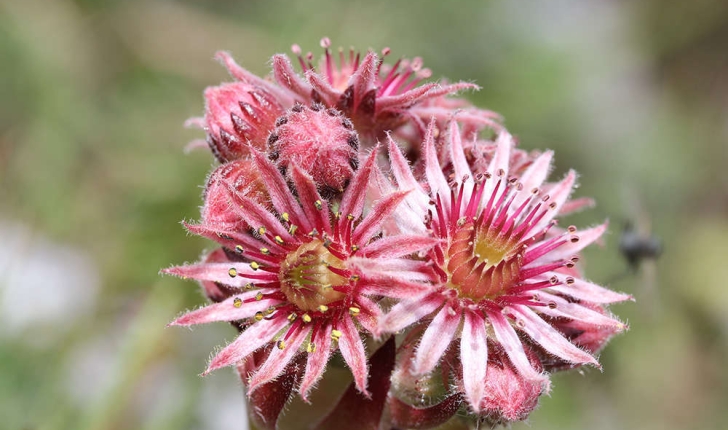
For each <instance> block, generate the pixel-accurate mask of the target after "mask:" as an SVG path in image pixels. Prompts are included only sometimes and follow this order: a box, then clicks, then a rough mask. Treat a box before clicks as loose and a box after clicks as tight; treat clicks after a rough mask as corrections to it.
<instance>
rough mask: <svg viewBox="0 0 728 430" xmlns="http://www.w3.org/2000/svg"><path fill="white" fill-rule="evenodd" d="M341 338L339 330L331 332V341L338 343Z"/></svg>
mask: <svg viewBox="0 0 728 430" xmlns="http://www.w3.org/2000/svg"><path fill="white" fill-rule="evenodd" d="M340 338H341V331H339V330H336V329H334V330H331V339H333V340H336V341H338V340H339V339H340Z"/></svg>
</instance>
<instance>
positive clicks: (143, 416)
mask: <svg viewBox="0 0 728 430" xmlns="http://www.w3.org/2000/svg"><path fill="white" fill-rule="evenodd" d="M322 36H328V37H330V38H331V39H332V41H333V43H334V45H335V46H336V45H339V44H340V45H343V46H345V47H348V46H349V45H354V46H357V47H360V48H363V49H366V48H367V47H370V46H371V47H373V48H375V49H377V50H379V49H381V48H383V47H385V46H389V47H391V48H392V52H393V55H395V56H400V55H402V56H408V57H412V56H417V55H419V56H422V57H423V58H424V60H425V64H426V66H428V67H430V68H431V69H432V70H433V72H434V76H446V77H448V78H450V79H451V80H461V79H464V80H472V81H474V82H476V83H477V84H479V85H481V86H482V87H483V90H482V91H480V92H479V93H476V94H472V95H469V97H470V98H471V99H472V100H473V101H474V102H475V103H476V104H478V105H479V106H482V107H485V108H489V109H493V110H496V111H498V112H501V113H502V114H504V116H505V118H506V125H507V127H508V128H509V129H510V131H511V132H513V133H514V134H516V135H517V136H518V137H519V138H520V142H521V146H522V147H524V148H552V149H555V150H556V154H557V166H558V169H559V170H560V171H565V170H566V169H567V168H569V167H573V168H575V169H577V170H578V171H579V172H580V173H581V184H582V186H581V188H580V190H579V195H581V196H594V197H595V198H596V199H597V201H598V203H599V205H598V206H597V208H596V209H595V210H592V211H587V212H584V213H581V214H578V215H576V216H574V217H573V221H574V223H575V224H579V225H583V224H589V223H592V224H595V223H597V222H599V221H600V220H601V219H603V218H605V217H608V218H610V220H611V221H612V227H611V231H612V232H613V233H612V235H610V236H609V237H608V239H607V243H606V244H605V247H604V249H601V250H596V251H591V252H590V253H588V255H587V257H588V258H587V271H588V273H589V274H590V277H591V279H593V280H595V281H597V282H601V283H610V281H611V285H612V287H613V288H614V289H617V290H624V291H628V292H631V293H633V294H634V295H635V296H636V298H637V303H636V304H625V305H620V306H618V307H616V308H615V309H614V310H615V312H617V313H618V314H619V315H620V316H621V317H622V318H623V319H625V320H627V321H629V322H630V325H631V331H630V332H629V333H628V334H626V335H623V336H620V337H618V338H617V339H615V340H614V341H613V342H612V345H611V346H610V347H609V348H607V350H606V352H605V353H604V354H603V355H602V357H601V361H602V363H603V365H604V373H599V372H598V371H595V370H590V371H587V372H586V374H585V375H583V376H582V375H580V374H579V373H567V374H563V375H557V376H556V377H555V378H554V391H553V395H552V396H551V397H545V398H543V399H542V402H541V407H540V409H539V410H537V411H536V412H535V413H533V414H532V416H531V420H530V423H531V427H530V428H535V429H550V428H553V429H582V428H589V429H593V430H596V429H602V428H603V429H611V428H625V429H627V428H630V429H631V428H634V429H641V430H642V429H647V430H648V429H682V428H703V429H718V428H724V426H725V422H726V421H727V420H728V415H727V412H726V409H725V405H726V404H728V371H727V370H726V363H728V288H726V285H725V284H726V279H728V265H726V264H725V262H724V260H725V255H726V249H728V247H727V245H726V244H727V243H728V216H727V215H728V175H726V170H725V165H726V163H728V122H727V121H726V118H728V3H726V2H724V1H722V0H699V1H691V2H663V1H658V0H652V1H645V2H626V1H603V2H581V1H576V0H564V1H556V2H526V1H512V2H483V1H475V0H473V1H462V2H455V3H453V2H434V1H432V2H418V3H417V4H416V5H415V4H414V3H411V2H402V1H400V2H392V1H368V2H363V1H362V2H338V1H333V0H318V1H304V2H268V1H232V0H228V1H219V2H214V3H213V2H206V1H202V0H196V1H192V0H188V1H176V2H175V1H141V0H130V1H113V0H99V1H93V0H75V1H74V0H22V1H19V0H0V417H2V427H3V428H8V429H21V428H22V429H89V430H90V429H155V430H156V429H199V428H204V429H244V428H247V421H246V419H245V416H244V412H243V410H242V404H243V396H242V392H241V391H240V388H239V386H238V382H237V381H236V380H235V378H236V377H235V376H234V374H233V373H232V372H229V371H226V370H222V371H219V372H217V373H216V374H214V375H212V376H210V377H207V378H204V379H202V378H199V377H197V374H198V373H199V372H201V371H202V370H203V369H204V367H205V360H206V359H207V357H208V354H209V351H211V350H212V349H213V347H214V345H217V344H220V343H221V339H229V340H230V339H232V338H233V337H234V331H233V329H232V328H230V327H226V326H224V325H222V324H221V325H217V326H211V327H203V328H198V329H196V330H195V331H193V332H187V331H184V330H180V329H165V328H164V327H165V324H166V323H167V322H169V321H171V320H172V319H173V318H174V316H175V315H177V314H178V313H179V312H180V311H182V310H183V309H185V308H192V307H195V306H198V305H200V304H201V303H202V302H203V299H202V297H201V295H200V294H199V293H198V292H197V291H196V288H195V286H194V285H193V284H192V283H184V282H182V281H179V280H174V279H168V278H161V277H160V276H158V274H157V272H158V270H159V269H160V268H162V267H166V266H168V265H170V264H172V263H182V262H184V261H192V260H195V259H196V258H197V257H198V255H199V251H200V250H201V249H203V248H204V247H205V246H208V247H209V246H210V245H209V244H207V243H206V242H205V241H203V240H200V239H196V238H191V237H187V236H186V235H185V233H184V231H183V229H182V228H181V226H180V225H179V221H180V220H181V219H183V218H185V219H195V218H196V217H197V207H198V205H199V204H200V198H199V196H200V186H201V184H202V183H203V182H204V179H205V175H206V173H207V171H208V170H209V169H210V167H211V165H212V157H211V156H210V155H209V154H208V153H206V152H205V151H200V152H193V153H191V154H184V153H183V148H184V146H185V145H186V143H187V142H189V141H190V140H193V139H195V138H199V137H201V135H200V133H199V132H197V131H190V130H185V129H183V128H182V126H181V124H182V122H183V121H184V120H185V119H186V118H187V117H190V116H194V115H199V114H200V113H201V112H202V109H203V105H202V98H201V93H202V90H203V89H204V87H205V86H207V85H214V84H217V83H219V82H221V81H223V80H226V79H227V77H226V74H225V72H224V70H223V68H222V67H219V66H218V65H217V64H215V63H214V62H213V61H212V56H213V54H214V52H215V51H216V50H219V49H226V50H230V51H231V52H232V53H233V54H234V55H235V57H236V59H237V60H238V61H239V62H240V63H241V64H243V65H245V66H246V67H248V68H249V69H251V70H252V71H254V72H256V73H259V74H265V73H267V61H268V58H269V57H270V55H271V54H273V53H274V52H281V51H287V50H288V48H289V46H290V45H291V44H292V43H298V44H300V45H301V46H302V47H303V48H304V50H306V49H311V50H312V51H314V52H320V51H319V50H318V40H319V38H320V37H322ZM558 173H560V172H557V174H558ZM627 218H629V219H640V220H645V219H646V220H649V221H651V228H652V231H653V232H655V233H656V234H658V235H659V236H661V237H662V239H663V242H664V243H665V252H664V254H663V256H662V258H661V260H660V261H658V262H657V265H656V267H654V266H652V265H648V266H644V267H641V268H640V269H639V270H638V272H637V273H636V274H634V275H630V276H626V277H625V276H620V275H621V274H622V272H624V271H625V270H626V269H627V266H626V263H625V262H624V261H623V260H622V259H621V257H620V255H619V254H618V251H617V250H618V246H617V243H618V239H619V232H620V228H621V225H622V222H623V221H624V220H625V219H627ZM345 375H346V372H343V371H342V372H338V371H337V369H332V371H330V372H328V373H327V381H325V382H324V383H323V384H322V386H321V388H322V390H320V391H319V392H318V394H317V396H316V397H314V401H315V402H316V401H318V402H328V404H332V405H333V404H334V402H335V399H336V397H337V395H338V394H337V393H336V392H335V390H336V389H337V387H339V389H340V388H341V387H343V385H344V384H345V383H346V381H345V378H346V376H345ZM327 387H329V388H331V389H330V390H326V388H327ZM321 412H322V411H318V410H317V411H313V410H311V409H307V408H306V407H305V406H304V405H302V404H300V403H299V402H298V401H296V402H294V403H293V404H292V405H291V407H290V411H289V413H288V415H287V416H286V417H285V418H284V422H283V425H284V428H290V429H295V428H298V427H297V425H298V423H299V422H302V421H303V418H308V417H313V416H314V415H315V414H320V413H321ZM302 417H303V418H302ZM514 427H515V428H528V427H526V426H525V425H516V426H514Z"/></svg>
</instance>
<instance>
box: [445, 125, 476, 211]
mask: <svg viewBox="0 0 728 430" xmlns="http://www.w3.org/2000/svg"><path fill="white" fill-rule="evenodd" d="M448 137H449V138H450V160H451V161H452V165H453V169H454V171H455V180H456V181H458V182H460V181H462V180H463V178H464V177H465V176H467V177H468V178H469V181H470V182H471V183H472V182H473V172H471V171H470V166H469V165H468V160H466V159H465V150H464V149H463V142H462V137H461V136H460V130H459V129H458V123H457V121H455V120H452V121H450V131H449V133H448ZM468 188H470V187H468ZM467 200H468V197H467V196H466V197H465V201H467Z"/></svg>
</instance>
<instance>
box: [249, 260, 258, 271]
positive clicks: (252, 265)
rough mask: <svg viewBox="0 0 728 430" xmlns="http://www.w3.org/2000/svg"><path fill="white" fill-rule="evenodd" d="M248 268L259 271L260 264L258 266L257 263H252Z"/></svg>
mask: <svg viewBox="0 0 728 430" xmlns="http://www.w3.org/2000/svg"><path fill="white" fill-rule="evenodd" d="M250 268H251V269H253V270H258V269H260V264H258V262H257V261H253V262H251V263H250Z"/></svg>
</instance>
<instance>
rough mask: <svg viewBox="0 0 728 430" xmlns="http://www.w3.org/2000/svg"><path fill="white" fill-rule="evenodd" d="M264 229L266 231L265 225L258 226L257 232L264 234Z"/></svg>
mask: <svg viewBox="0 0 728 430" xmlns="http://www.w3.org/2000/svg"><path fill="white" fill-rule="evenodd" d="M265 231H266V230H265V227H259V228H258V234H259V235H261V236H263V235H264V234H265Z"/></svg>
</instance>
